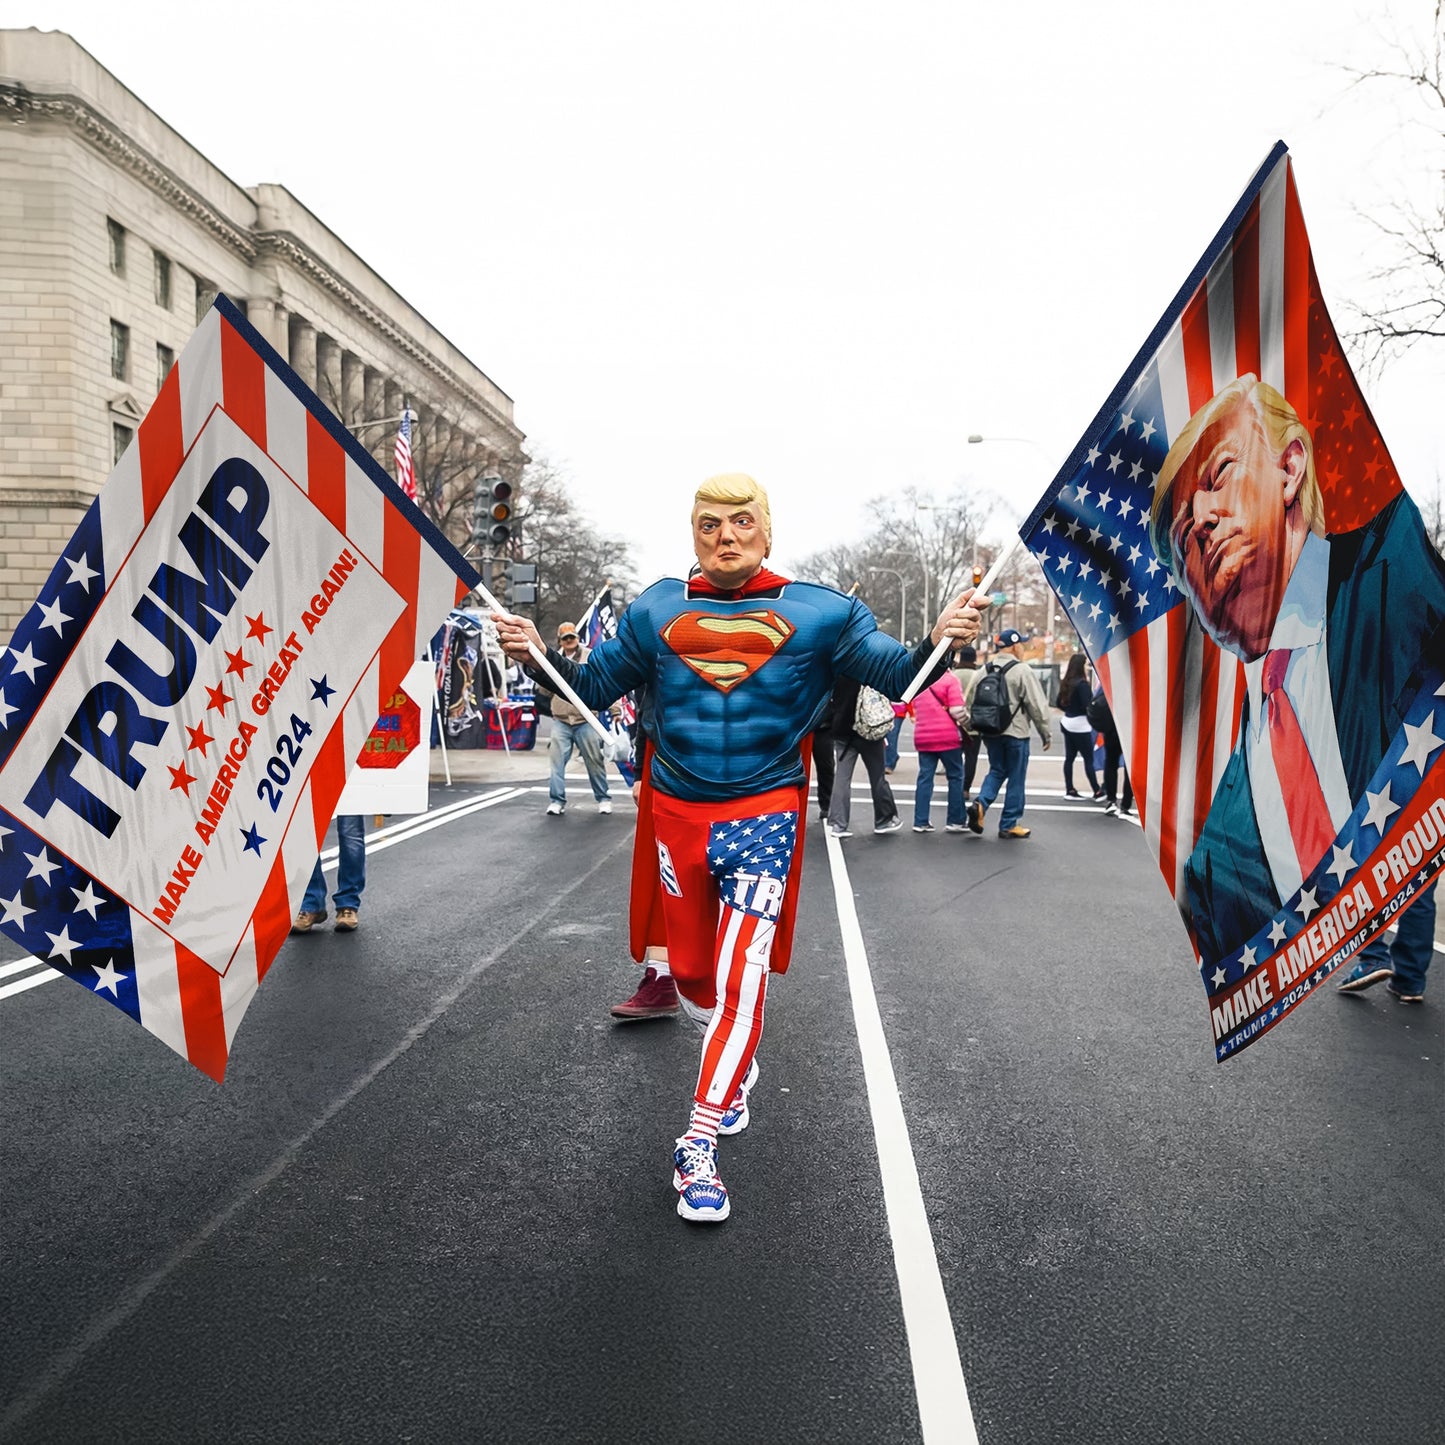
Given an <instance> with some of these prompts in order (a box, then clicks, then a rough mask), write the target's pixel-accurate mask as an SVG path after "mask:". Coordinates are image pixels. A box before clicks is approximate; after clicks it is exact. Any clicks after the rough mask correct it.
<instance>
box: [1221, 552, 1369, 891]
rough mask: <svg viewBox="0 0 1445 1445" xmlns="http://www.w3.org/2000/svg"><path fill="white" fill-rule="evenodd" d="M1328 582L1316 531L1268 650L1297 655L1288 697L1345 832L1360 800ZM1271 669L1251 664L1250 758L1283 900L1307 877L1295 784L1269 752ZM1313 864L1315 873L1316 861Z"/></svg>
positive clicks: (1247, 668)
mask: <svg viewBox="0 0 1445 1445" xmlns="http://www.w3.org/2000/svg"><path fill="white" fill-rule="evenodd" d="M1329 576H1330V544H1329V543H1328V542H1326V541H1325V540H1324V538H1323V537H1317V536H1315V534H1314V533H1313V532H1311V533H1309V534H1308V535H1307V536H1306V537H1305V544H1304V548H1303V549H1302V550H1301V552H1300V555H1299V560H1298V561H1297V562H1296V563H1295V568H1294V572H1293V574H1292V575H1291V576H1290V579H1289V585H1288V586H1287V587H1286V588H1285V593H1284V598H1283V600H1282V602H1281V603H1280V609H1279V616H1278V617H1276V618H1275V623H1274V631H1273V632H1272V633H1271V634H1270V639H1269V649H1268V652H1274V651H1276V650H1278V649H1280V648H1288V649H1289V651H1290V660H1289V670H1288V671H1287V672H1286V673H1285V678H1284V693H1285V696H1286V697H1288V698H1289V700H1290V705H1291V706H1292V707H1293V708H1294V711H1295V716H1296V718H1298V720H1299V725H1300V731H1301V732H1302V733H1303V734H1304V740H1305V744H1306V746H1307V747H1308V748H1309V750H1310V756H1311V757H1312V758H1313V759H1314V764H1315V773H1316V775H1317V776H1318V778H1319V782H1320V788H1321V790H1322V791H1323V793H1324V795H1325V805H1326V806H1327V807H1328V808H1329V810H1330V821H1331V823H1332V824H1333V825H1334V830H1335V833H1336V834H1338V833H1339V831H1340V829H1342V828H1343V827H1344V826H1345V824H1346V822H1348V821H1349V817H1350V813H1351V811H1352V810H1353V807H1354V802H1353V799H1352V798H1351V797H1350V787H1349V784H1348V783H1347V782H1346V781H1345V765H1344V760H1343V759H1342V758H1341V757H1340V742H1339V734H1338V732H1337V731H1336V729H1335V706H1334V700H1333V699H1332V697H1331V695H1330V664H1329V653H1328V651H1327V649H1326V643H1327V641H1328V639H1327V637H1326V635H1325V608H1326V602H1327V598H1328V593H1329ZM1268 652H1266V654H1265V656H1268ZM1264 663H1265V657H1257V658H1255V660H1254V661H1253V662H1246V663H1245V665H1244V680H1245V688H1246V693H1247V696H1248V698H1249V722H1248V725H1247V726H1246V728H1245V736H1244V760H1245V765H1246V767H1247V768H1248V770H1249V785H1250V790H1251V792H1252V793H1253V796H1254V816H1255V821H1256V822H1257V823H1258V824H1259V836H1260V838H1261V839H1262V840H1263V842H1264V855H1265V857H1266V858H1267V859H1268V860H1269V870H1270V873H1271V874H1272V875H1273V877H1274V886H1275V890H1276V891H1277V892H1278V894H1279V896H1280V898H1281V899H1282V900H1284V899H1288V898H1290V897H1291V896H1292V895H1293V894H1294V893H1295V892H1296V890H1297V889H1298V888H1299V887H1300V885H1301V884H1302V883H1303V882H1304V878H1303V876H1302V875H1301V873H1300V862H1299V859H1298V858H1297V857H1296V855H1295V848H1294V836H1293V834H1292V833H1291V832H1290V826H1289V817H1288V815H1287V814H1286V812H1285V807H1284V788H1285V787H1288V786H1289V783H1290V780H1289V779H1287V778H1286V779H1283V780H1282V779H1281V778H1280V777H1279V774H1278V773H1277V772H1276V771H1275V765H1274V758H1273V756H1272V754H1271V749H1270V737H1269V729H1268V721H1269V717H1268V710H1267V708H1266V706H1265V699H1264V687H1263V674H1264ZM1316 861H1318V860H1316ZM1308 866H1309V868H1310V869H1313V867H1314V863H1310V864H1309V865H1308Z"/></svg>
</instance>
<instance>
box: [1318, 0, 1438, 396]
mask: <svg viewBox="0 0 1445 1445" xmlns="http://www.w3.org/2000/svg"><path fill="white" fill-rule="evenodd" d="M1432 8H1433V21H1434V23H1433V25H1432V26H1431V27H1430V32H1429V35H1428V36H1427V37H1426V38H1424V39H1412V38H1410V37H1408V36H1405V35H1402V34H1400V33H1398V32H1397V33H1396V34H1395V35H1393V36H1391V37H1389V41H1388V43H1389V44H1390V46H1391V48H1392V49H1393V50H1394V52H1395V55H1396V58H1397V63H1396V64H1393V65H1389V66H1384V67H1373V68H1370V69H1358V68H1355V67H1352V66H1345V67H1343V69H1344V71H1345V74H1347V75H1348V76H1350V78H1351V81H1350V83H1351V88H1363V87H1366V86H1369V87H1371V88H1374V87H1377V86H1379V85H1381V84H1383V85H1385V86H1388V87H1391V88H1392V89H1394V90H1396V91H1401V90H1403V91H1404V92H1405V93H1406V94H1407V96H1409V97H1410V98H1412V99H1418V100H1419V101H1420V102H1421V103H1422V106H1423V110H1424V116H1423V118H1421V119H1419V120H1410V121H1407V122H1406V125H1408V126H1414V125H1421V126H1423V127H1424V129H1425V130H1426V132H1427V134H1428V137H1429V142H1430V144H1431V145H1432V146H1433V148H1434V149H1435V151H1436V156H1435V159H1434V160H1433V161H1432V162H1431V165H1432V175H1431V185H1432V186H1433V187H1434V190H1435V199H1434V201H1432V202H1431V203H1430V204H1429V205H1428V206H1425V207H1420V206H1417V205H1415V204H1412V203H1411V202H1410V201H1409V200H1408V199H1407V200H1401V201H1397V202H1395V203H1392V204H1391V205H1389V206H1388V207H1387V208H1386V210H1385V213H1384V215H1383V216H1380V215H1375V214H1372V213H1370V212H1367V211H1364V210H1359V209H1357V210H1356V214H1357V215H1359V216H1360V217H1361V219H1363V220H1365V221H1367V222H1369V224H1370V225H1372V226H1373V227H1374V228H1375V230H1376V231H1377V232H1378V233H1379V234H1380V236H1381V237H1382V238H1383V239H1384V240H1385V242H1386V243H1387V254H1386V259H1385V260H1384V262H1383V263H1382V264H1381V265H1379V266H1377V267H1376V268H1375V269H1374V270H1373V271H1372V272H1371V274H1370V278H1369V280H1370V284H1371V286H1372V287H1373V288H1374V289H1375V293H1376V294H1374V295H1372V296H1371V297H1369V298H1368V299H1361V300H1357V301H1355V302H1353V303H1352V304H1350V305H1349V306H1348V308H1347V309H1348V315H1349V322H1348V324H1347V326H1346V331H1345V341H1346V344H1347V345H1348V346H1349V348H1350V350H1351V351H1352V352H1353V353H1354V355H1355V357H1356V359H1357V360H1358V361H1359V362H1360V364H1361V365H1362V367H1363V368H1364V370H1365V371H1366V372H1373V373H1377V372H1378V371H1379V370H1380V369H1381V368H1382V367H1383V366H1385V365H1386V364H1387V363H1388V362H1389V361H1390V360H1391V359H1392V358H1394V357H1396V356H1399V355H1401V354H1403V353H1404V352H1405V351H1407V350H1408V349H1409V348H1410V347H1411V346H1414V345H1416V344H1417V343H1418V342H1420V341H1425V340H1429V341H1445V0H1436V3H1435V5H1434V6H1433V7H1432Z"/></svg>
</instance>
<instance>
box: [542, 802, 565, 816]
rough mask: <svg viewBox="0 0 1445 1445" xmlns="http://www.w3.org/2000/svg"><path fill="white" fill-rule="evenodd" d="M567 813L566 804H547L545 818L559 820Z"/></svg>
mask: <svg viewBox="0 0 1445 1445" xmlns="http://www.w3.org/2000/svg"><path fill="white" fill-rule="evenodd" d="M566 811H567V805H566V803H548V804H547V816H548V817H549V818H560V817H561V816H562V814H563V813H565V812H566Z"/></svg>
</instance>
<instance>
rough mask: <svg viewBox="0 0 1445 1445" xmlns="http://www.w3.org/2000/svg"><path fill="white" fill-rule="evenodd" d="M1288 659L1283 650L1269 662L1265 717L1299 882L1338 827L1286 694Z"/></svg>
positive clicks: (1278, 651) (1265, 685)
mask: <svg viewBox="0 0 1445 1445" xmlns="http://www.w3.org/2000/svg"><path fill="white" fill-rule="evenodd" d="M1289 658H1290V650H1289V648H1287V647H1281V648H1277V649H1276V650H1275V651H1274V652H1271V653H1270V654H1269V655H1268V656H1267V657H1266V658H1265V660H1264V697H1265V717H1266V720H1267V724H1268V727H1269V746H1270V752H1271V753H1272V754H1273V756H1274V771H1275V776H1276V777H1277V778H1278V779H1279V786H1280V791H1281V792H1282V793H1283V794H1284V811H1285V816H1286V817H1287V818H1288V819H1289V831H1290V836H1291V838H1293V840H1294V851H1295V857H1296V858H1298V859H1299V871H1300V877H1301V878H1308V877H1309V876H1310V870H1311V869H1312V868H1313V867H1314V866H1315V864H1316V863H1318V862H1319V861H1320V859H1321V858H1323V857H1324V856H1325V849H1326V848H1328V847H1329V845H1330V844H1331V843H1333V842H1334V839H1335V825H1334V824H1333V823H1332V822H1331V821H1330V810H1329V805H1328V804H1327V803H1326V802H1325V794H1324V789H1323V788H1321V787H1320V780H1319V775H1318V774H1317V773H1316V772H1315V764H1314V759H1313V758H1312V757H1311V756H1310V750H1309V746H1308V744H1306V742H1305V739H1304V734H1303V733H1302V732H1301V731H1300V726H1299V719H1298V718H1297V717H1296V716H1295V711H1294V706H1293V704H1292V703H1291V702H1290V700H1289V697H1288V695H1287V694H1286V693H1285V690H1284V674H1285V670H1286V669H1287V668H1288V667H1289Z"/></svg>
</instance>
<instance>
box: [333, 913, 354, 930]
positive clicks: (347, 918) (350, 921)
mask: <svg viewBox="0 0 1445 1445" xmlns="http://www.w3.org/2000/svg"><path fill="white" fill-rule="evenodd" d="M356 927H357V919H356V910H355V909H354V908H338V909H337V910H336V931H337V932H338V933H355V932H356Z"/></svg>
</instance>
